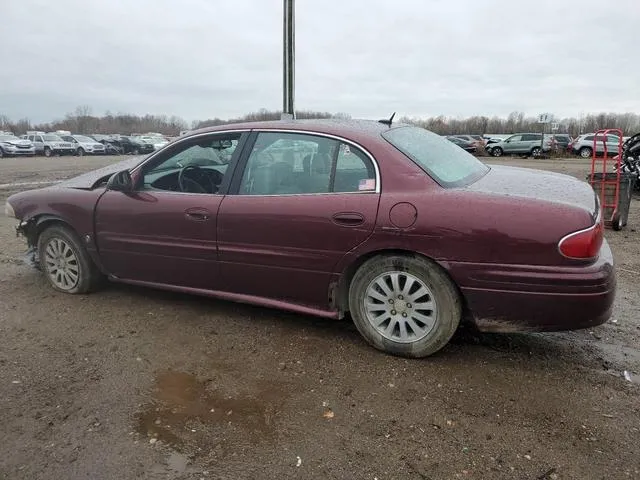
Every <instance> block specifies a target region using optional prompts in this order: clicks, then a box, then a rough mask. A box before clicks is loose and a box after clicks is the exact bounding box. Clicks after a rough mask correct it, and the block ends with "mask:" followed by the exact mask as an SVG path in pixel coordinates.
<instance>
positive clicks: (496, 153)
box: [491, 147, 504, 157]
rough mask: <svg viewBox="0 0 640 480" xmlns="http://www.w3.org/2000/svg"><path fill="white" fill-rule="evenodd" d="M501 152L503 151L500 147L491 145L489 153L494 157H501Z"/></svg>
mask: <svg viewBox="0 0 640 480" xmlns="http://www.w3.org/2000/svg"><path fill="white" fill-rule="evenodd" d="M503 153H504V152H503V151H502V149H501V148H500V147H493V148H492V149H491V155H493V156H494V157H501V156H502V154H503Z"/></svg>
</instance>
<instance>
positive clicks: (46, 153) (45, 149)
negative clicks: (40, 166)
mask: <svg viewBox="0 0 640 480" xmlns="http://www.w3.org/2000/svg"><path fill="white" fill-rule="evenodd" d="M51 155H53V151H52V150H51V149H50V148H49V147H44V156H45V157H50V156H51Z"/></svg>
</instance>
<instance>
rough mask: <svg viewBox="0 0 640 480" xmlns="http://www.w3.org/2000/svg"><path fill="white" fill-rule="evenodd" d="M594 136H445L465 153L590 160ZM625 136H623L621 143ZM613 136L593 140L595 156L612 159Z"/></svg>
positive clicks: (617, 140)
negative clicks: (567, 155) (566, 155)
mask: <svg viewBox="0 0 640 480" xmlns="http://www.w3.org/2000/svg"><path fill="white" fill-rule="evenodd" d="M595 137H596V134H595V133H586V134H583V135H580V136H578V137H576V138H573V137H571V136H570V135H569V134H566V133H560V134H556V133H554V134H549V135H545V136H544V139H543V137H542V134H541V133H516V134H513V135H506V136H503V137H501V138H497V137H492V136H482V135H448V136H447V139H448V140H449V141H451V142H453V143H455V144H456V145H458V146H459V147H461V148H463V149H464V150H466V151H467V152H470V153H474V154H479V153H486V154H488V155H491V156H494V157H501V156H502V155H522V156H531V157H538V156H540V155H541V154H548V153H551V152H553V153H570V154H574V155H579V156H581V157H582V158H591V156H592V155H593V143H594V139H595ZM605 137H606V138H605ZM627 138H628V137H623V138H622V142H624V141H625V140H626V139H627ZM622 142H621V139H620V137H618V136H617V135H613V134H607V135H599V136H598V138H597V139H596V154H597V155H603V154H604V153H605V151H606V153H607V155H611V156H615V155H617V154H618V148H619V146H620V145H621V143H622Z"/></svg>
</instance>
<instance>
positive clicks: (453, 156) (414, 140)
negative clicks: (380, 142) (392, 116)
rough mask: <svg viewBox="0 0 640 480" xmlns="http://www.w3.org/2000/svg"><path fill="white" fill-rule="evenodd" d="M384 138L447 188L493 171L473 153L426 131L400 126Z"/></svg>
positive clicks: (387, 133) (385, 134) (469, 181)
mask: <svg viewBox="0 0 640 480" xmlns="http://www.w3.org/2000/svg"><path fill="white" fill-rule="evenodd" d="M382 137H383V138H384V139H385V140H387V141H388V142H389V143H390V144H391V145H393V146H394V147H395V148H397V149H398V150H399V151H401V152H402V153H404V154H405V155H406V156H407V157H409V158H410V159H411V160H412V161H413V162H415V163H416V164H417V165H418V166H419V167H420V168H422V169H423V170H424V171H425V172H426V173H427V174H429V176H431V178H433V179H434V180H435V181H436V182H438V183H439V184H440V185H442V186H443V187H446V188H451V187H460V186H464V185H468V184H470V183H473V182H475V181H476V180H478V179H479V178H480V177H482V176H484V175H485V174H486V173H487V172H488V171H489V167H487V166H486V165H485V164H484V163H482V162H481V161H480V160H478V159H477V158H476V157H474V156H473V155H471V154H470V153H468V152H466V151H464V150H463V149H462V148H460V147H459V146H457V145H456V144H454V143H452V142H450V141H449V140H447V139H446V138H443V137H441V136H440V135H436V134H435V133H432V132H429V131H428V130H425V129H423V128H419V127H409V126H407V127H396V128H393V129H391V130H387V131H386V132H384V133H383V134H382Z"/></svg>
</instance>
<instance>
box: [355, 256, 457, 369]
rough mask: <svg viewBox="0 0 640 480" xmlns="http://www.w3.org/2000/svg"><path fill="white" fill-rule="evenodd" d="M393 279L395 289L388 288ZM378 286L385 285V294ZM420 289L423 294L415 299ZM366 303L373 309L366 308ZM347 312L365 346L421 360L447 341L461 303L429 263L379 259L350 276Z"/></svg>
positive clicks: (412, 259) (401, 258)
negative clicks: (368, 345)
mask: <svg viewBox="0 0 640 480" xmlns="http://www.w3.org/2000/svg"><path fill="white" fill-rule="evenodd" d="M394 276H395V278H397V288H393V285H394V283H393V280H392V278H393V277H394ZM409 282H411V283H409ZM381 285H386V286H387V290H386V293H385V290H384V289H383V288H382V286H381ZM407 287H408V289H407ZM420 291H422V292H424V293H423V295H421V296H416V295H419V292H420ZM407 300H408V301H407ZM365 302H366V303H367V304H368V305H373V306H374V307H375V308H374V309H373V310H372V309H371V308H367V307H366V306H365ZM411 302H413V304H412V303H411ZM428 304H429V305H430V308H428ZM418 306H422V307H423V308H416V307H418ZM349 310H350V312H351V317H352V318H353V322H354V323H355V325H356V328H357V329H358V331H359V332H360V334H361V335H362V336H363V337H364V338H365V340H366V341H367V342H368V343H369V344H370V345H372V346H373V347H375V348H377V349H378V350H382V351H384V352H386V353H389V354H392V355H397V356H401V357H411V358H420V357H426V356H429V355H432V354H433V353H435V352H437V351H438V350H440V349H441V348H443V347H444V346H445V345H446V344H447V343H448V342H449V340H450V339H451V337H452V336H453V334H454V333H455V331H456V329H457V328H458V325H459V323H460V318H461V316H462V300H461V298H460V295H459V293H458V290H457V288H456V286H455V285H454V284H453V282H452V281H451V280H450V279H449V277H448V276H447V274H446V273H445V272H444V271H443V270H442V269H441V268H440V267H439V266H438V265H437V264H435V263H434V262H432V261H430V260H427V259H424V258H421V257H413V256H401V255H382V256H377V257H374V258H372V259H370V260H368V261H366V262H365V263H364V264H363V265H362V266H361V267H360V268H359V269H358V271H357V272H356V274H355V275H354V277H353V279H352V280H351V284H350V286H349ZM387 318H388V319H389V321H388V322H387V321H386V319H387ZM411 323H412V324H413V326H411ZM376 324H377V326H376ZM416 327H417V328H416ZM410 331H411V332H410Z"/></svg>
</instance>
